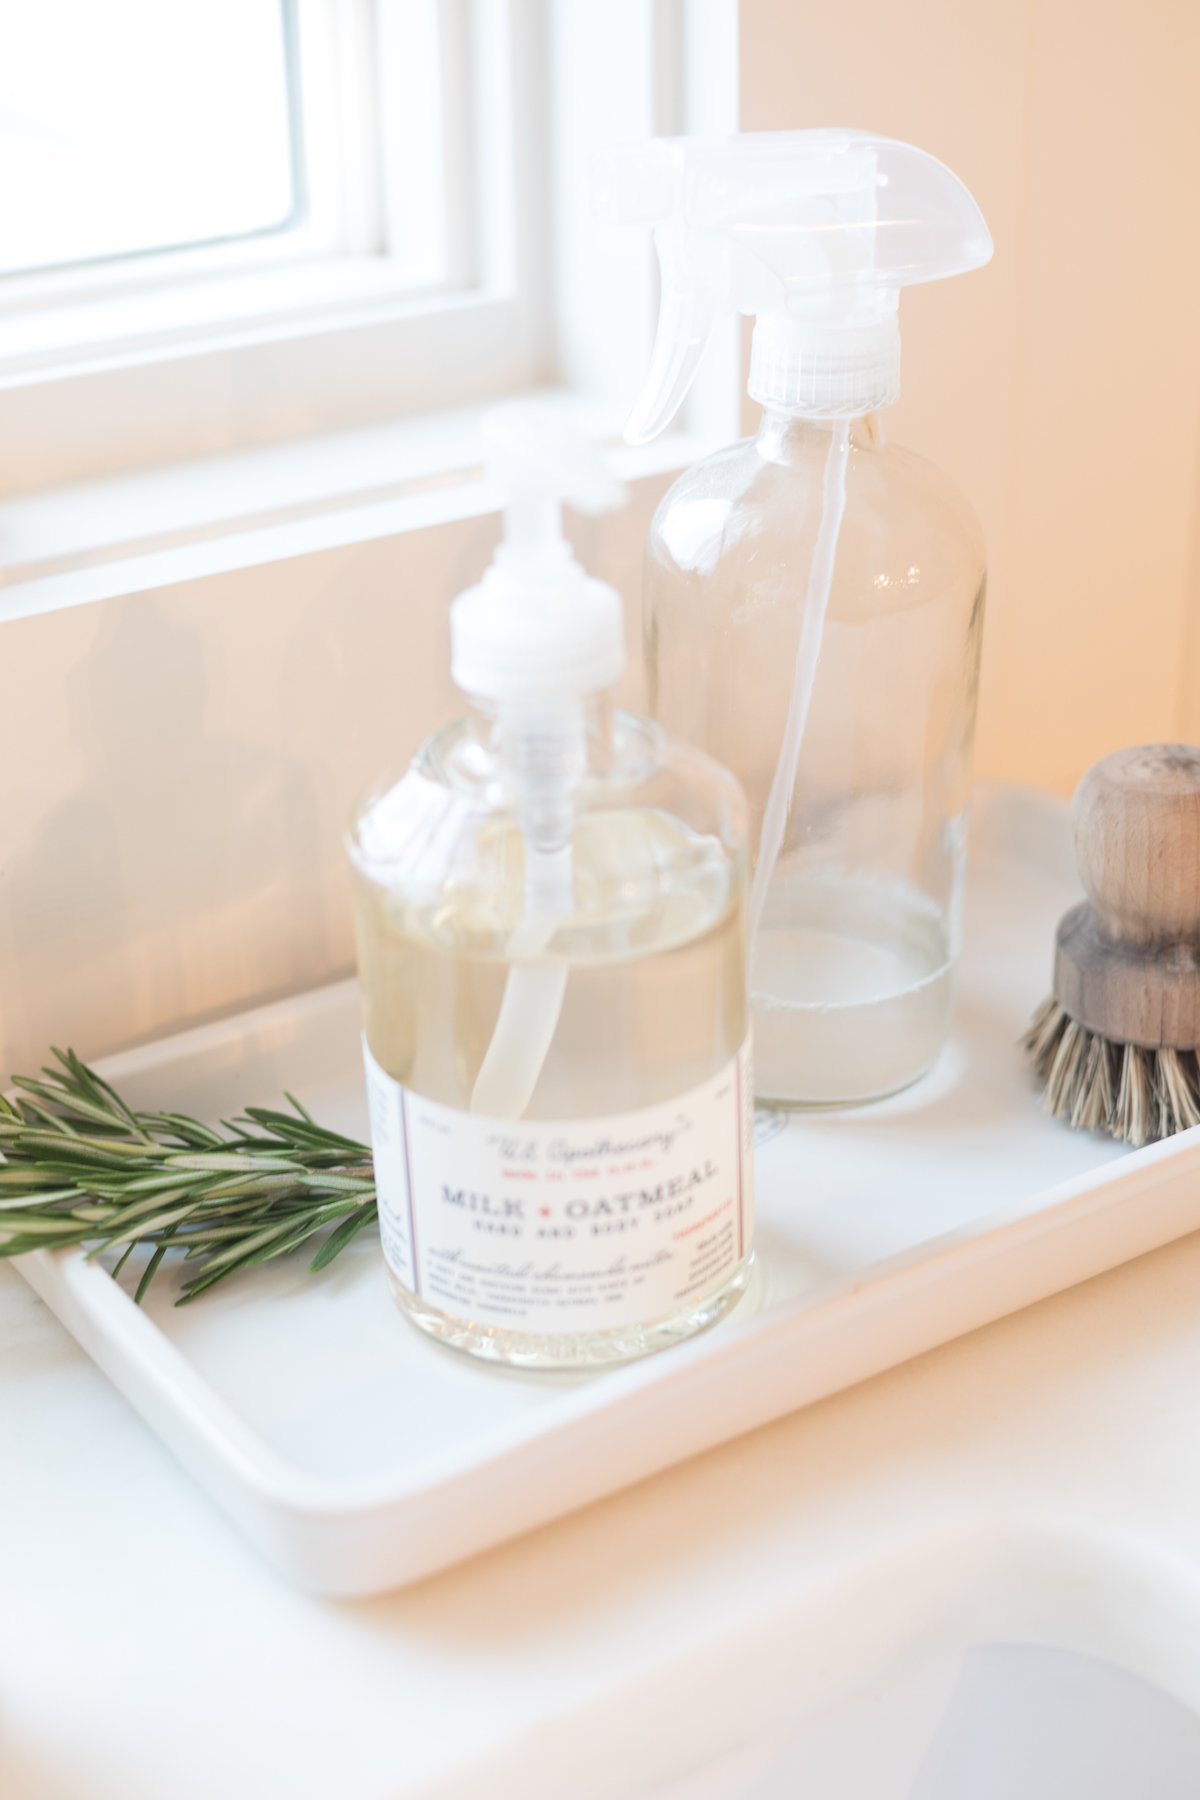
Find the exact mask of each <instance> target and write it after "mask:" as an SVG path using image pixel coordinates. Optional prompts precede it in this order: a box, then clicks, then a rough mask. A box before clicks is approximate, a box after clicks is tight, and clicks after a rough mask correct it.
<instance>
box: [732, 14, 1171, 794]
mask: <svg viewBox="0 0 1200 1800" xmlns="http://www.w3.org/2000/svg"><path fill="white" fill-rule="evenodd" d="M741 18H742V28H741V46H742V70H741V90H742V92H741V101H742V122H743V125H744V126H745V128H746V129H754V130H765V129H782V128H785V127H795V126H808V125H842V124H849V125H856V126H861V127H865V128H868V129H870V130H874V131H879V132H883V133H886V134H887V135H889V136H892V137H899V138H905V139H908V140H909V141H911V142H913V143H916V144H919V145H921V146H922V147H923V148H925V149H927V150H931V151H932V152H933V153H934V154H935V155H937V156H940V157H941V158H943V160H944V161H946V162H947V163H949V165H950V166H951V168H953V169H954V170H956V172H957V173H958V174H960V175H961V176H962V177H963V179H964V180H965V181H966V182H967V185H968V186H969V187H970V188H971V189H972V191H973V192H974V194H975V195H976V198H977V199H978V200H979V202H980V204H981V205H982V207H983V210H984V213H985V214H986V216H987V218H988V221H989V224H990V226H991V229H992V235H993V237H994V239H995V243H996V256H995V261H994V262H993V264H992V265H991V267H990V268H989V269H987V270H986V271H984V272H982V273H980V274H977V275H972V276H968V277H966V278H964V279H962V280H960V281H953V282H946V283H943V284H942V285H940V286H937V287H929V288H924V289H917V290H914V291H913V292H911V293H910V294H909V295H908V296H907V297H906V299H905V301H904V302H903V303H902V307H903V311H902V319H903V324H904V384H905V393H904V397H903V399H902V400H901V402H900V404H899V405H898V407H897V408H896V410H895V412H894V414H893V415H892V420H891V425H892V429H893V431H894V435H895V436H896V437H897V438H898V439H900V440H901V441H903V442H905V443H907V444H909V445H911V446H912V447H913V448H914V449H918V450H921V451H923V452H924V453H925V454H926V455H929V456H931V457H932V458H933V459H934V460H935V461H936V462H938V463H940V464H941V465H942V466H943V467H944V468H945V469H947V470H948V471H950V472H951V473H953V474H955V475H956V476H957V478H958V479H959V480H960V481H961V483H962V485H963V487H964V488H965V489H966V491H967V493H968V494H969V495H970V497H971V499H972V500H973V502H974V504H975V506H976V508H977V510H978V512H979V514H980V516H981V518H982V520H983V523H984V528H985V530H986V533H987V538H988V544H989V552H990V570H991V602H990V616H989V621H988V629H987V640H986V648H985V652H984V679H983V694H982V701H981V717H980V735H979V763H978V767H979V772H980V773H981V774H983V775H1001V776H1005V777H1014V778H1017V779H1020V780H1026V781H1031V782H1035V783H1037V784H1039V785H1042V786H1050V787H1056V788H1059V789H1062V790H1064V791H1066V790H1068V789H1069V788H1070V787H1071V786H1072V784H1073V783H1074V782H1075V780H1076V779H1077V778H1078V776H1079V775H1080V774H1081V773H1082V771H1083V769H1084V768H1085V767H1086V766H1087V764H1088V763H1089V762H1091V761H1093V760H1094V759H1095V758H1096V757H1097V756H1100V755H1102V754H1103V753H1104V752H1105V751H1106V750H1110V749H1112V748H1114V747H1115V746H1116V745H1118V744H1126V743H1131V742H1132V743H1136V742H1138V741H1141V740H1145V739H1150V738H1161V737H1173V736H1185V737H1192V738H1200V566H1198V565H1200V539H1198V528H1200V460H1198V450H1200V441H1198V439H1200V429H1198V428H1200V198H1198V195H1197V186H1196V181H1197V171H1198V169H1200V104H1198V103H1197V98H1196V81H1197V72H1198V71H1200V5H1197V4H1196V0H1141V3H1138V0H903V4H900V3H899V0H836V4H822V3H821V0H741Z"/></svg>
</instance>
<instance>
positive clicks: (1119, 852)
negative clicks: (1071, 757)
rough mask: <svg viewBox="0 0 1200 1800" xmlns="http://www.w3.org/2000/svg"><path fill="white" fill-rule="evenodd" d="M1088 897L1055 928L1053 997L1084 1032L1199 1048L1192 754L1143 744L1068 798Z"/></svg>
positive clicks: (1198, 788)
mask: <svg viewBox="0 0 1200 1800" xmlns="http://www.w3.org/2000/svg"><path fill="white" fill-rule="evenodd" d="M1074 815H1075V857H1076V861H1077V863H1078V865H1079V873H1080V877H1081V878H1082V881H1083V885H1084V890H1085V892H1086V893H1087V896H1088V898H1087V902H1086V904H1085V905H1083V906H1077V907H1075V908H1074V909H1073V910H1072V911H1071V912H1069V913H1068V914H1067V916H1066V917H1065V918H1064V919H1063V921H1062V923H1061V925H1060V926H1059V928H1058V945H1057V953H1056V956H1055V964H1054V992H1055V996H1056V998H1057V999H1058V1001H1059V1004H1060V1005H1061V1006H1062V1007H1063V1008H1064V1009H1065V1010H1066V1011H1067V1012H1068V1013H1070V1015H1071V1017H1072V1018H1073V1019H1075V1020H1077V1021H1078V1023H1079V1024H1081V1025H1084V1026H1086V1027H1087V1029H1088V1030H1089V1031H1094V1032H1099V1033H1100V1034H1101V1035H1102V1036H1104V1037H1107V1038H1111V1039H1113V1040H1115V1041H1116V1042H1118V1043H1128V1044H1141V1045H1143V1046H1144V1047H1145V1048H1147V1049H1153V1050H1158V1049H1162V1048H1163V1047H1164V1046H1170V1047H1171V1048H1172V1049H1176V1050H1188V1049H1195V1048H1196V1047H1197V1046H1198V1045H1200V749H1197V748H1195V747H1193V746H1192V745H1190V744H1147V745H1143V746H1141V747H1139V748H1137V749H1132V750H1118V751H1116V752H1114V754H1113V755H1112V756H1106V757H1105V758H1104V760H1103V761H1102V762H1098V763H1097V764H1096V765H1095V767H1094V768H1091V769H1089V770H1088V772H1087V774H1086V775H1085V776H1084V778H1083V780H1082V781H1081V782H1080V784H1079V787H1078V789H1077V790H1076V793H1075V801H1074Z"/></svg>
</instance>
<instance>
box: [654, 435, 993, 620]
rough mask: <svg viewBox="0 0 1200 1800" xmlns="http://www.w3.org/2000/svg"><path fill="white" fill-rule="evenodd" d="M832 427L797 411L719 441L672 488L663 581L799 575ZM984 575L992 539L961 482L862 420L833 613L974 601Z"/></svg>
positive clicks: (817, 511) (661, 510) (660, 551)
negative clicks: (788, 418)
mask: <svg viewBox="0 0 1200 1800" xmlns="http://www.w3.org/2000/svg"><path fill="white" fill-rule="evenodd" d="M829 441H830V427H829V426H828V425H827V424H825V423H823V422H822V423H810V422H804V421H792V422H790V423H789V424H787V425H784V426H781V427H780V428H779V429H776V430H772V429H770V428H769V426H768V425H767V424H764V427H763V429H762V430H761V431H760V432H759V434H758V435H757V436H756V437H752V438H746V439H744V440H742V441H741V442H739V443H737V444H733V445H730V446H729V447H728V448H726V449H723V450H720V451H717V452H716V453H715V454H714V455H712V456H709V457H706V458H705V459H703V460H702V461H701V462H699V463H697V464H694V465H693V466H692V467H691V468H690V469H687V470H686V471H685V472H684V473H683V475H681V476H680V477H679V479H678V480H677V481H676V482H675V483H674V484H673V486H672V487H671V488H670V489H669V490H668V491H667V493H666V494H665V495H664V497H663V499H662V501H661V502H660V504H659V506H658V509H657V511H656V513H655V515H654V518H653V521H652V523H651V527H650V533H649V537H648V540H647V577H648V582H649V587H650V600H651V604H653V601H654V592H655V587H656V584H657V583H658V582H659V581H660V580H662V579H664V578H666V579H670V578H678V580H679V581H681V582H682V583H684V584H688V583H691V582H693V581H703V580H710V581H712V582H713V583H715V585H717V586H719V587H722V588H724V587H725V586H726V585H727V584H728V583H729V582H730V581H733V582H735V583H736V584H737V585H738V586H739V587H741V588H742V589H744V590H747V589H751V588H753V587H755V586H757V585H759V584H763V583H765V584H767V585H771V584H774V583H776V582H777V581H779V580H780V579H784V580H793V581H794V571H795V569H796V568H798V567H803V568H806V567H807V566H808V560H809V559H810V557H811V554H812V549H813V545H814V543H815V541H816V534H817V529H818V526H819V523H820V515H821V505H822V485H823V477H824V470H825V461H826V457H827V454H828V448H829ZM983 577H984V548H983V537H982V533H981V531H980V528H979V525H978V522H977V521H976V519H975V516H974V513H973V511H972V509H971V507H970V505H969V503H968V502H967V500H966V499H965V498H964V496H963V495H962V494H961V492H960V491H959V489H958V488H957V487H956V486H955V484H954V483H953V482H952V481H951V480H950V478H949V477H948V476H947V475H945V474H943V472H942V471H941V470H940V469H939V468H937V467H936V465H935V464H933V463H931V462H929V461H928V460H927V459H926V458H925V457H922V456H919V455H917V454H916V453H915V452H914V451H911V450H907V449H904V448H902V447H900V446H899V445H895V444H890V443H887V442H885V441H883V439H882V436H881V435H880V433H879V430H878V424H877V422H871V421H858V422H856V425H855V427H854V429H853V432H852V437H851V449H850V459H849V464H848V467H847V475H846V511H845V516H844V520H843V524H842V530H841V534H840V536H839V541H838V558H837V568H836V572H835V579H834V594H833V597H832V611H833V612H834V613H835V614H836V613H838V612H842V613H844V612H845V610H846V606H847V604H848V599H849V596H850V595H851V594H853V595H854V596H856V602H855V604H856V607H857V608H862V607H863V606H868V607H870V608H871V609H872V610H877V611H894V610H897V609H900V608H903V607H906V606H911V605H921V604H924V603H926V602H927V601H929V600H930V599H945V598H953V597H955V596H958V595H961V596H963V597H964V600H966V601H970V600H972V599H973V597H974V596H975V595H976V594H977V593H978V591H979V589H980V588H981V586H982V583H983Z"/></svg>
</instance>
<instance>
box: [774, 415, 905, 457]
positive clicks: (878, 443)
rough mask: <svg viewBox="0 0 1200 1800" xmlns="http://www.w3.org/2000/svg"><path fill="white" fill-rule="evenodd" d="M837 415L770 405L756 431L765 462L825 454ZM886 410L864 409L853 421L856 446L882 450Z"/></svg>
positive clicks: (851, 433)
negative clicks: (816, 414) (809, 414)
mask: <svg viewBox="0 0 1200 1800" xmlns="http://www.w3.org/2000/svg"><path fill="white" fill-rule="evenodd" d="M838 423H839V421H838V420H836V419H810V418H808V417H807V416H806V415H805V414H803V413H795V412H788V411H787V410H786V408H783V407H775V406H766V407H764V408H763V414H762V418H761V419H760V420H759V425H758V430H757V432H756V433H755V438H754V441H755V445H756V447H757V449H758V453H759V455H760V456H761V457H762V458H763V460H764V462H773V463H792V462H795V463H799V462H808V461H810V460H811V458H812V457H813V456H814V454H815V455H820V456H824V454H825V451H826V450H827V448H828V446H829V440H830V438H831V437H832V436H833V432H834V427H835V426H836V425H837V424H838ZM884 441H885V439H884V430H883V414H882V413H878V412H873V413H864V414H863V415H862V416H861V417H860V418H857V419H852V420H851V422H850V442H851V444H852V445H853V447H854V448H855V449H856V450H880V449H882V448H883V444H884Z"/></svg>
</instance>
